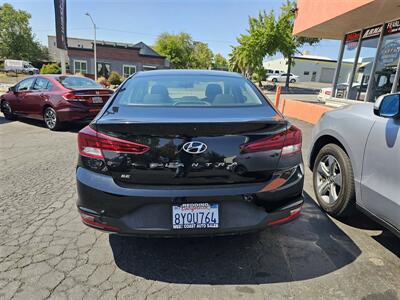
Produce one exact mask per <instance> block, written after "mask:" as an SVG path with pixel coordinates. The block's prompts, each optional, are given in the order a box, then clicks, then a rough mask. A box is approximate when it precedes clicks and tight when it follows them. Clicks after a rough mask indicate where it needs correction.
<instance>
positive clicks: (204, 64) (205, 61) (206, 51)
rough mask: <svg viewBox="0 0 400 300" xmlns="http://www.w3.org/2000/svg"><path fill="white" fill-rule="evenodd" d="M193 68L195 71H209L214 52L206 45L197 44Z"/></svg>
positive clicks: (194, 48)
mask: <svg viewBox="0 0 400 300" xmlns="http://www.w3.org/2000/svg"><path fill="white" fill-rule="evenodd" d="M192 56H193V58H192V64H191V67H192V68H194V69H209V68H211V66H212V62H213V56H214V54H213V52H212V51H211V50H210V48H208V45H207V44H206V43H202V42H195V43H194V47H193V54H192Z"/></svg>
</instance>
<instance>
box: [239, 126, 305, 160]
mask: <svg viewBox="0 0 400 300" xmlns="http://www.w3.org/2000/svg"><path fill="white" fill-rule="evenodd" d="M301 141H302V138H301V130H300V129H299V128H297V127H296V126H294V125H292V126H290V128H289V129H288V130H286V131H284V132H282V133H278V134H275V135H272V136H269V137H266V138H262V139H259V140H257V141H254V142H249V143H246V144H243V145H241V147H240V150H241V152H242V153H251V152H260V151H270V150H278V149H281V155H283V156H288V155H293V154H296V153H299V152H301Z"/></svg>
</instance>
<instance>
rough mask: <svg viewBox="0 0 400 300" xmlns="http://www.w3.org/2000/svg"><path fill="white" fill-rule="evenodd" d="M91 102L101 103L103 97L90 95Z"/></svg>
mask: <svg viewBox="0 0 400 300" xmlns="http://www.w3.org/2000/svg"><path fill="white" fill-rule="evenodd" d="M92 102H93V103H96V104H102V103H103V102H104V101H103V97H100V96H96V97H92Z"/></svg>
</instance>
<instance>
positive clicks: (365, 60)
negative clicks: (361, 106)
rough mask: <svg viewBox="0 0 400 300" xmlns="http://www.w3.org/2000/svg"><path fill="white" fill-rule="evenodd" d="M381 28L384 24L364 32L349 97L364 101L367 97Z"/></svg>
mask: <svg viewBox="0 0 400 300" xmlns="http://www.w3.org/2000/svg"><path fill="white" fill-rule="evenodd" d="M381 30H382V26H377V27H373V28H369V29H366V30H364V32H363V37H362V40H361V46H360V47H361V48H360V54H359V56H358V66H357V69H356V73H355V74H354V80H353V84H352V86H351V89H350V90H349V93H348V96H347V98H348V99H352V100H362V101H364V99H365V95H366V92H367V88H368V82H369V79H370V76H371V72H372V66H373V64H374V60H375V56H376V52H377V48H378V43H379V35H380V33H381Z"/></svg>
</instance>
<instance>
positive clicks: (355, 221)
mask: <svg viewBox="0 0 400 300" xmlns="http://www.w3.org/2000/svg"><path fill="white" fill-rule="evenodd" d="M340 222H342V223H344V224H346V225H349V226H351V227H354V228H358V229H363V230H372V231H381V233H379V234H378V235H373V236H372V238H373V239H374V240H376V241H377V242H378V243H379V244H381V245H382V246H383V247H385V248H386V249H387V250H389V251H390V252H392V253H393V254H395V255H396V256H398V257H400V239H399V238H398V237H396V236H395V235H394V233H392V232H391V231H390V230H389V229H386V228H385V227H383V226H382V225H381V224H379V223H378V222H376V221H374V220H373V219H371V218H370V217H368V216H367V215H365V214H364V213H362V212H361V211H360V210H355V211H354V212H353V213H352V215H351V217H347V218H345V219H341V220H340Z"/></svg>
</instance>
